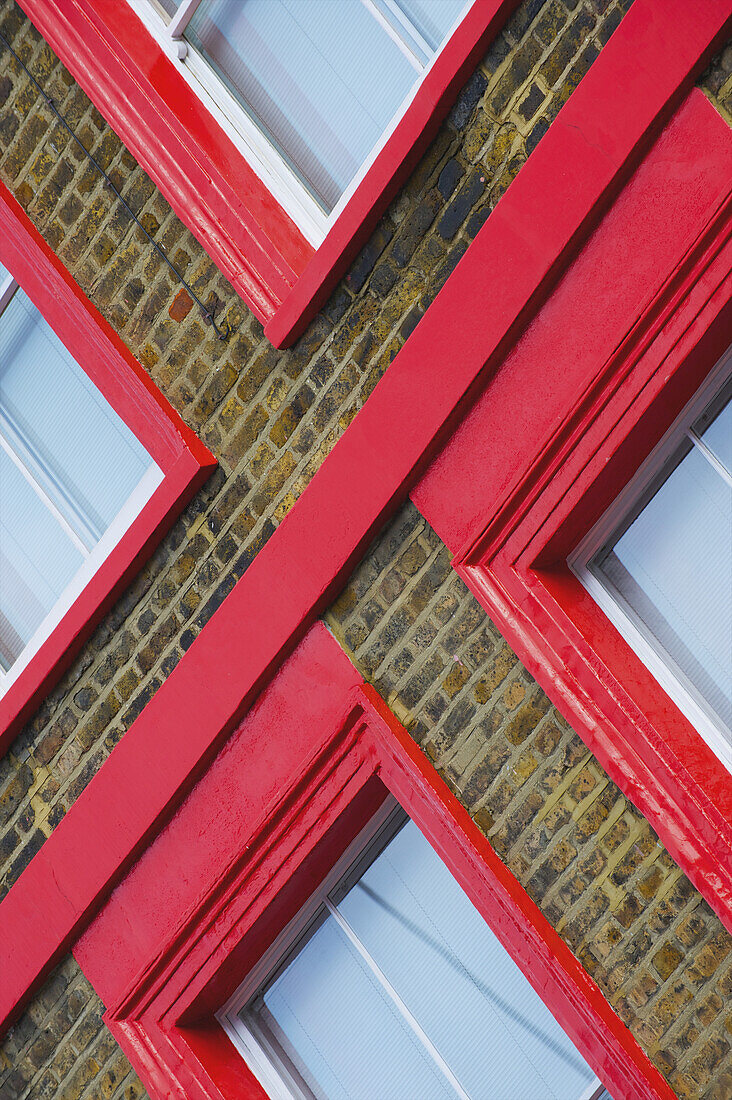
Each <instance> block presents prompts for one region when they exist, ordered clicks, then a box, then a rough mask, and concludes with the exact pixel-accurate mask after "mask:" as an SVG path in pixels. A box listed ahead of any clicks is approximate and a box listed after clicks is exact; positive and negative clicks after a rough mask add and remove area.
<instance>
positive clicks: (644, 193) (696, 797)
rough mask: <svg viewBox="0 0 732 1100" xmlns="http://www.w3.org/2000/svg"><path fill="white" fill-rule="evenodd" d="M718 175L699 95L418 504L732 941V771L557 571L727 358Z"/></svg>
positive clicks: (731, 149) (729, 323) (720, 129)
mask: <svg viewBox="0 0 732 1100" xmlns="http://www.w3.org/2000/svg"><path fill="white" fill-rule="evenodd" d="M671 166H673V168H672V167H671ZM730 178H732V135H731V134H730V131H729V128H728V126H727V124H726V123H725V122H724V121H723V120H722V119H721V118H720V117H719V115H718V114H717V112H716V111H715V110H714V108H713V107H712V106H711V105H710V104H709V102H708V101H707V100H706V98H705V97H704V96H703V95H702V93H701V92H698V91H697V92H694V93H692V95H690V96H689V98H688V99H687V101H686V103H685V104H684V105H683V107H682V109H681V110H680V111H679V112H678V114H677V115H676V117H675V119H674V120H673V122H672V124H671V125H670V126H669V127H668V128H667V130H666V131H665V132H664V134H663V135H662V136H661V138H660V139H659V141H658V143H657V144H656V146H655V147H654V150H653V152H652V153H651V154H650V155H649V157H648V158H647V160H646V162H645V163H644V164H643V165H642V166H641V168H640V169H639V170H638V172H637V173H636V175H635V176H634V178H633V180H632V182H631V183H630V184H629V185H628V187H627V188H626V190H625V192H624V193H623V195H622V196H621V197H620V198H619V199H618V200H617V202H616V203H615V206H614V208H613V211H612V214H611V215H609V216H608V218H607V219H606V221H605V223H604V224H603V225H602V226H601V227H600V230H599V231H598V232H597V233H596V234H595V236H594V237H593V238H592V239H591V240H590V242H589V243H588V244H587V246H586V247H585V249H584V251H583V253H582V256H581V257H580V259H578V260H577V261H576V263H575V264H574V265H573V267H572V269H571V270H570V271H569V272H568V273H567V275H566V276H565V279H564V280H563V283H562V285H561V286H560V287H559V288H558V289H557V291H556V292H555V294H554V295H553V297H552V299H551V300H550V302H548V303H547V305H546V307H545V308H544V309H543V310H542V311H541V312H540V313H539V314H538V315H537V317H536V318H535V320H534V322H533V323H532V325H531V326H529V328H528V329H527V331H526V333H525V335H524V337H523V339H522V341H521V342H520V343H519V344H518V345H517V347H516V348H515V349H514V350H513V351H512V352H511V354H510V355H509V356H507V358H506V360H505V362H504V363H503V365H502V366H501V368H500V370H499V372H498V374H497V375H496V377H495V378H494V379H493V381H492V382H491V384H490V386H489V387H488V389H487V390H486V392H485V394H484V396H483V397H482V398H481V399H480V401H479V402H478V403H477V404H476V406H475V408H474V409H473V411H472V413H471V415H470V416H469V417H468V418H467V419H466V420H465V421H464V423H463V424H462V425H461V427H460V429H459V430H458V432H456V434H455V436H454V437H453V439H452V440H451V441H450V443H449V445H448V447H447V448H446V449H445V451H444V452H443V454H442V455H441V456H440V458H439V459H438V460H437V461H436V462H435V464H434V465H433V467H432V468H431V469H430V471H429V472H428V474H427V475H426V476H425V478H424V479H423V480H422V482H421V483H420V485H419V486H417V487H416V489H415V490H414V492H413V494H412V496H413V500H414V501H415V503H416V504H417V506H418V507H419V508H420V510H421V511H422V513H423V514H424V515H425V517H426V518H427V519H428V520H429V522H430V523H431V524H432V526H433V527H435V529H436V530H437V532H438V533H439V534H440V535H441V537H443V538H444V539H445V541H446V542H447V543H448V545H450V546H451V548H452V549H453V550H454V551H455V552H456V557H455V561H454V564H455V567H456V568H457V570H458V572H459V573H460V575H461V576H462V577H463V579H464V580H465V581H466V583H467V584H468V585H469V587H470V588H471V589H472V590H473V592H474V593H475V594H476V596H477V597H478V599H479V600H480V601H481V602H482V603H483V605H484V606H485V607H486V608H487V610H488V612H489V614H490V615H491V617H492V619H493V620H494V622H496V624H497V625H498V627H499V629H500V630H501V632H502V633H503V634H504V636H505V637H506V638H507V639H508V640H509V642H510V643H511V644H512V645H513V647H514V648H515V650H516V652H517V653H518V655H519V657H520V658H521V660H522V661H523V662H524V663H525V664H526V665H527V667H528V668H529V671H530V672H531V673H532V675H534V676H535V677H536V679H537V680H538V681H539V682H540V683H541V685H542V686H543V687H544V688H545V690H546V691H547V693H548V694H549V696H550V697H551V698H552V700H553V701H554V702H555V703H556V705H557V706H558V707H559V708H560V710H562V712H563V713H564V715H565V716H566V717H567V719H568V720H569V721H570V722H571V723H572V725H573V726H574V728H575V729H576V730H577V731H578V732H579V733H580V734H581V736H582V737H583V739H584V740H585V741H586V742H587V744H588V745H589V746H590V748H591V749H592V750H593V752H595V753H596V755H597V757H598V759H599V760H600V762H601V763H602V765H603V767H605V768H606V770H607V771H608V773H609V774H610V776H611V777H612V778H613V779H614V780H615V782H616V783H618V785H619V786H620V787H621V788H622V790H623V791H624V792H625V793H626V794H627V795H628V797H630V798H631V800H632V801H633V802H634V804H635V805H636V806H637V807H638V808H639V809H640V810H641V812H642V813H643V814H644V815H645V816H646V817H647V818H648V820H649V821H650V823H651V824H652V825H653V827H654V829H656V831H657V832H658V834H659V836H660V837H661V839H662V841H663V843H664V844H665V845H666V847H667V848H668V850H669V852H670V853H671V855H672V856H673V857H674V859H676V860H677V861H678V863H679V864H680V865H681V867H682V868H683V869H684V871H685V872H686V874H687V875H688V876H689V878H690V879H691V880H692V882H693V883H694V885H695V886H696V887H697V888H698V889H699V890H700V891H701V892H702V893H703V894H704V896H705V897H706V899H707V900H708V901H709V903H710V904H711V905H712V906H713V907H714V909H715V911H716V912H717V913H718V915H719V916H720V918H721V919H722V920H723V921H724V922H725V923H726V924H727V926H728V927H730V928H732V825H731V824H730V823H731V822H732V785H731V784H730V777H729V773H728V772H727V770H726V768H725V767H724V766H723V765H722V763H721V762H720V761H719V760H718V759H717V757H716V756H715V755H714V753H713V752H712V751H711V749H709V748H708V746H707V745H706V744H705V743H704V742H703V741H702V739H701V738H700V737H699V735H698V734H697V733H696V731H695V730H694V729H693V727H692V726H691V724H690V723H689V721H688V720H687V719H686V718H685V717H684V716H683V715H682V714H681V713H680V711H679V710H678V709H677V707H676V706H675V705H674V704H673V703H672V702H671V701H670V699H669V698H668V696H667V695H666V693H665V692H664V691H663V690H662V689H661V688H660V686H659V685H658V684H657V682H656V681H655V679H654V678H653V676H652V675H651V674H650V673H649V672H648V670H647V669H646V668H645V666H644V665H643V664H642V662H641V661H640V660H639V659H638V658H637V657H636V656H635V654H634V653H633V651H632V650H631V649H630V647H629V646H628V645H627V643H625V642H624V641H623V640H622V639H621V638H620V636H619V634H618V633H617V632H616V630H615V629H614V628H613V627H612V626H611V625H610V624H609V623H608V621H607V619H606V618H605V616H604V614H603V613H602V612H601V611H600V610H599V608H598V607H597V605H596V604H595V603H594V601H593V600H592V599H591V598H590V597H589V596H588V595H587V593H586V592H585V590H584V589H583V588H582V586H581V585H580V584H579V582H578V581H577V580H576V579H575V578H574V576H573V575H572V574H571V573H570V571H569V569H568V568H567V565H566V559H567V555H568V554H569V553H570V552H571V550H572V549H573V548H574V547H575V546H576V545H577V543H578V542H579V541H580V540H581V538H582V536H583V534H584V533H585V532H586V531H587V530H589V529H590V528H591V527H592V525H593V523H594V522H595V521H596V520H597V519H598V518H599V517H600V516H601V515H602V514H603V512H604V510H605V509H606V508H607V507H608V506H609V504H610V503H611V502H612V500H613V499H614V498H615V496H617V494H618V492H619V491H620V490H621V489H622V487H623V486H624V485H625V484H626V483H627V481H628V480H629V478H630V477H631V476H632V473H633V472H634V471H635V470H636V469H637V467H638V465H639V464H640V462H641V461H642V460H643V459H644V458H645V457H646V455H647V454H648V453H649V452H650V451H651V450H652V448H653V446H654V445H655V444H656V442H657V441H658V440H659V439H660V437H661V436H662V435H663V433H664V431H665V430H666V429H667V428H668V427H669V425H670V423H671V422H672V421H673V419H674V418H675V416H676V415H677V414H678V412H680V410H681V409H682V408H683V406H684V405H685V404H686V402H687V401H688V400H689V399H690V397H691V396H692V395H693V393H694V392H695V390H696V389H697V388H698V387H699V385H700V383H701V381H702V380H703V378H704V377H705V375H706V374H707V373H708V372H709V370H710V369H711V368H712V367H713V366H714V364H715V362H716V361H717V360H718V359H719V357H720V356H721V354H722V352H723V351H724V350H725V349H726V347H727V345H728V343H729V334H730V332H731V331H732V277H730V274H729V273H730V270H732V244H731V243H730V235H731V233H732V197H731V196H732V192H731V190H730V185H729V181H730ZM690 180H693V187H690V186H689V181H690ZM638 226H642V227H643V234H644V248H643V249H642V250H639V249H638V247H637V239H638V238H637V234H638ZM609 287H612V294H611V295H609V294H608V288H609ZM547 363H549V364H555V363H561V364H562V371H561V372H555V371H552V372H550V373H549V374H545V373H544V372H543V371H539V370H537V364H547ZM516 394H521V395H522V399H521V411H522V415H521V418H520V419H517V418H516V417H515V416H514V415H513V410H514V408H515V401H516Z"/></svg>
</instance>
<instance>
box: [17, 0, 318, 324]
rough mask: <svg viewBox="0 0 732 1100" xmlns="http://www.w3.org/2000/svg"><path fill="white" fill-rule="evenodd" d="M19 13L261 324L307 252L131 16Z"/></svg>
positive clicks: (117, 5)
mask: <svg viewBox="0 0 732 1100" xmlns="http://www.w3.org/2000/svg"><path fill="white" fill-rule="evenodd" d="M22 7H23V9H24V10H25V11H26V13H27V14H28V16H29V17H30V19H31V20H32V21H33V23H34V25H35V26H36V27H37V29H38V30H39V31H40V33H41V34H42V35H43V37H44V38H45V39H46V40H47V41H48V42H49V43H50V45H51V47H52V48H53V49H54V51H55V52H56V53H57V54H58V56H59V57H60V58H61V60H62V61H63V62H64V64H65V65H66V66H67V67H68V69H69V70H70V72H71V73H72V74H73V76H74V78H75V79H76V80H77V81H78V83H79V84H80V85H81V87H82V88H83V89H84V91H85V92H86V94H87V95H88V96H89V98H90V99H91V100H92V102H93V103H94V104H95V106H97V107H98V108H99V110H100V111H101V112H102V114H103V115H104V116H105V118H107V119H108V120H109V122H110V124H111V126H112V127H113V129H114V130H115V132H116V133H117V134H118V135H119V137H120V138H121V139H122V141H123V142H124V143H125V145H126V146H127V148H128V149H130V151H131V152H132V153H133V154H134V156H135V158H136V159H137V160H138V161H139V162H140V164H141V165H142V166H143V168H144V169H145V171H146V172H147V173H148V175H149V176H150V177H151V178H152V179H153V180H154V181H155V183H156V184H157V186H158V187H159V188H160V190H161V191H162V192H163V194H164V195H165V197H166V198H167V199H168V201H169V202H170V204H171V206H172V207H173V209H174V210H175V212H176V214H177V215H178V217H179V218H181V220H182V221H183V222H184V223H185V224H186V225H188V226H189V228H190V229H191V231H192V232H193V233H194V234H195V236H196V237H197V238H198V239H199V240H200V242H201V244H202V245H203V247H204V248H205V249H206V251H207V253H208V254H209V255H210V256H211V258H212V259H213V260H214V262H215V263H216V264H217V265H218V267H219V268H220V269H221V271H222V272H223V273H224V275H225V276H226V277H227V279H229V280H230V282H231V283H232V285H233V286H234V288H235V289H236V290H237V291H238V293H239V294H241V296H242V297H243V298H244V299H245V301H246V302H247V304H248V305H249V306H250V307H251V309H252V310H253V312H254V313H255V315H256V316H257V317H258V318H259V319H260V320H261V321H264V320H266V319H267V318H269V317H270V316H271V315H272V313H273V312H274V310H275V309H276V308H277V306H278V305H279V303H280V302H281V301H282V300H283V298H284V297H285V295H286V294H287V291H288V290H289V288H290V286H291V285H292V284H293V283H294V281H295V279H296V278H297V275H298V273H299V272H300V271H301V270H302V268H303V266H304V265H305V263H306V262H307V259H308V258H309V257H310V255H311V254H312V247H311V246H310V245H309V244H308V243H307V241H306V240H305V238H304V237H303V236H302V234H301V233H300V231H299V230H298V229H297V227H296V226H295V225H294V223H293V222H292V221H291V220H290V218H289V217H288V216H287V215H286V214H285V213H284V211H283V210H282V209H281V207H280V206H279V204H278V203H277V202H275V200H274V199H273V198H272V196H271V194H270V193H269V191H268V190H267V188H266V187H265V186H264V184H263V183H262V182H261V180H259V178H258V177H257V176H256V175H255V174H254V173H253V171H252V170H251V169H250V168H249V166H248V164H247V163H246V161H245V160H244V158H243V157H242V155H241V154H240V153H239V151H238V150H237V149H236V148H235V146H234V145H233V143H232V142H231V141H230V139H229V138H228V137H227V136H226V134H224V132H223V131H222V130H221V128H220V127H219V126H218V125H217V124H216V123H215V122H213V120H212V118H211V115H210V114H209V112H208V111H207V110H206V109H205V107H204V106H203V104H202V102H201V100H200V99H199V98H198V96H196V95H195V93H194V92H193V91H192V89H191V88H190V87H189V85H188V84H187V83H186V81H185V80H184V79H183V77H182V76H181V74H180V73H179V72H178V71H177V70H176V68H175V66H174V65H173V64H172V62H171V61H170V60H169V59H168V58H167V57H166V56H165V54H164V53H163V52H162V50H161V49H160V47H159V46H158V45H157V43H156V42H155V41H154V40H153V38H152V37H151V35H150V34H149V32H148V31H147V29H146V28H145V27H144V26H143V24H142V23H141V22H140V20H139V19H138V18H137V16H136V15H135V14H134V13H133V12H132V11H130V10H129V9H128V8H127V5H126V4H125V3H124V2H119V0H65V2H64V3H49V2H48V0H23V3H22ZM182 119H184V120H185V124H184V123H183V122H182V121H181V120H182Z"/></svg>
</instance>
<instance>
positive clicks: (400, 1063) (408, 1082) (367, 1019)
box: [259, 916, 456, 1100]
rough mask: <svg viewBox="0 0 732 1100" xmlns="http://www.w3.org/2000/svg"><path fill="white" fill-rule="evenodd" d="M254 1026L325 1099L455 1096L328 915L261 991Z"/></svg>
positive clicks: (397, 1099)
mask: <svg viewBox="0 0 732 1100" xmlns="http://www.w3.org/2000/svg"><path fill="white" fill-rule="evenodd" d="M259 1019H260V1023H261V1026H262V1027H263V1028H265V1030H266V1032H267V1035H268V1038H269V1040H270V1041H271V1042H274V1043H276V1044H277V1045H279V1047H280V1050H281V1052H282V1054H283V1055H284V1056H285V1058H286V1059H288V1060H289V1061H290V1063H291V1064H292V1065H293V1066H294V1067H295V1069H296V1070H297V1072H298V1073H299V1075H300V1076H301V1078H302V1079H303V1080H304V1081H305V1082H306V1084H307V1085H308V1087H309V1088H310V1089H311V1091H312V1092H313V1093H314V1094H315V1095H316V1096H317V1097H322V1098H327V1100H406V1098H414V1100H454V1097H455V1095H456V1094H455V1092H454V1090H453V1089H452V1087H451V1086H450V1085H449V1084H448V1082H447V1080H446V1079H445V1078H444V1077H443V1075H442V1073H441V1072H440V1071H439V1069H438V1068H437V1066H436V1065H435V1063H434V1062H433V1061H432V1059H431V1058H430V1057H429V1056H428V1054H427V1053H426V1052H425V1050H424V1048H423V1047H422V1045H421V1044H420V1043H419V1041H418V1040H417V1039H416V1037H415V1036H414V1034H413V1032H412V1031H411V1030H410V1028H409V1027H408V1026H407V1025H406V1023H405V1021H404V1019H403V1018H402V1017H401V1015H400V1014H399V1012H398V1011H397V1009H396V1008H395V1007H394V1005H393V1003H392V1002H391V1001H390V1000H389V998H388V996H387V995H386V993H385V992H384V990H383V989H382V987H381V986H380V984H379V982H378V981H377V979H376V978H375V977H374V975H373V974H372V973H371V971H370V970H369V969H368V967H367V966H366V964H365V963H364V961H363V960H362V958H361V957H360V955H359V954H358V952H357V951H356V949H355V948H354V947H353V946H352V945H351V944H350V943H349V941H348V939H347V938H346V936H345V935H344V933H343V932H342V931H341V929H340V928H339V927H338V926H337V924H336V922H335V921H334V919H333V918H332V917H330V916H329V917H328V918H327V919H326V921H325V923H324V924H323V925H321V927H320V928H319V929H318V930H317V932H316V933H315V934H314V935H313V936H312V937H311V938H310V939H309V940H308V941H307V943H306V944H305V946H304V947H303V948H302V950H301V951H300V952H299V953H298V954H297V955H296V956H295V958H294V959H293V960H292V961H291V962H290V963H289V965H288V966H287V967H286V968H285V970H284V971H283V973H282V974H280V975H279V977H277V978H276V979H275V981H274V982H273V984H272V985H271V986H270V988H269V989H268V990H267V992H266V993H265V995H264V1011H260V1013H259Z"/></svg>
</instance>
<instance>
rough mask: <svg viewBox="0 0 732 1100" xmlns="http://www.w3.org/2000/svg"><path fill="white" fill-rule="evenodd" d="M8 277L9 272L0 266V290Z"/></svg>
mask: <svg viewBox="0 0 732 1100" xmlns="http://www.w3.org/2000/svg"><path fill="white" fill-rule="evenodd" d="M9 275H10V272H9V271H8V269H7V267H3V265H2V264H0V289H2V285H3V283H4V282H5V280H6V279H7V278H8V276H9Z"/></svg>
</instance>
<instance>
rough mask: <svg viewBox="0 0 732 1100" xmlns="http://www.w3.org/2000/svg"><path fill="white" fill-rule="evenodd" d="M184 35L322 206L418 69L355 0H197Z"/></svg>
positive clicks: (345, 180) (353, 169)
mask: <svg viewBox="0 0 732 1100" xmlns="http://www.w3.org/2000/svg"><path fill="white" fill-rule="evenodd" d="M186 38H187V39H188V40H189V41H190V42H191V44H192V45H193V46H195V48H196V49H197V50H199V51H200V52H201V53H202V54H203V55H204V56H205V57H206V58H207V60H208V61H209V62H210V63H211V65H212V66H213V68H214V69H215V70H216V71H217V72H218V74H219V75H220V76H221V77H222V78H223V79H224V81H225V82H226V84H227V85H228V86H229V88H230V90H231V91H232V92H233V94H234V95H235V96H236V97H237V99H238V100H239V101H240V102H241V103H242V105H243V106H244V107H245V109H246V110H247V111H248V113H249V114H250V115H251V116H252V117H253V118H254V120H255V121H256V122H257V123H258V125H259V126H260V127H261V128H262V129H263V131H264V132H265V134H266V135H267V136H268V137H269V138H270V139H271V141H272V142H273V143H274V145H276V146H277V148H278V149H279V150H280V152H281V153H282V154H283V156H284V157H285V158H286V159H287V160H288V161H289V163H290V164H291V165H292V167H293V168H294V169H295V171H296V172H297V173H298V175H299V176H300V177H301V178H302V180H303V181H304V182H305V183H306V185H307V186H308V187H309V188H310V189H311V190H312V192H313V194H314V195H315V196H316V197H317V198H318V199H319V200H320V202H321V203H322V205H323V207H324V208H325V209H326V210H332V208H333V207H334V206H335V204H336V203H337V202H338V199H339V198H340V196H341V194H342V193H343V191H344V190H345V189H346V187H347V186H348V184H349V183H350V182H351V180H352V179H353V177H354V176H355V174H356V173H357V172H358V170H359V168H360V166H361V164H362V163H363V162H364V160H366V158H367V157H368V155H369V153H370V151H371V149H372V148H373V147H374V145H375V144H376V142H377V141H378V140H379V138H380V137H381V135H382V133H383V132H384V130H385V129H386V127H387V126H388V124H389V122H390V121H391V119H392V117H393V115H394V114H395V113H396V111H397V109H398V107H399V105H400V103H401V102H402V100H403V99H404V97H405V96H406V94H407V92H408V91H409V89H410V88H411V86H412V84H413V83H414V82H415V80H416V79H417V73H416V71H415V69H413V68H412V66H411V64H410V62H409V61H408V60H407V58H406V57H405V56H404V55H403V54H402V52H401V50H400V49H399V47H398V46H397V45H396V43H395V42H393V41H392V39H391V38H390V37H389V35H388V34H387V32H386V30H385V29H384V28H383V27H382V26H380V24H379V23H378V21H377V20H376V19H375V18H374V17H373V15H372V14H371V13H370V12H369V11H368V10H367V8H366V7H365V6H364V5H363V4H362V3H361V2H360V0H340V2H338V3H333V0H203V3H202V4H201V5H200V7H199V8H198V9H197V11H196V12H195V14H194V16H193V18H192V19H191V21H190V23H189V24H188V28H187V30H186Z"/></svg>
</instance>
